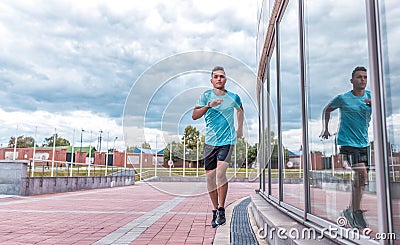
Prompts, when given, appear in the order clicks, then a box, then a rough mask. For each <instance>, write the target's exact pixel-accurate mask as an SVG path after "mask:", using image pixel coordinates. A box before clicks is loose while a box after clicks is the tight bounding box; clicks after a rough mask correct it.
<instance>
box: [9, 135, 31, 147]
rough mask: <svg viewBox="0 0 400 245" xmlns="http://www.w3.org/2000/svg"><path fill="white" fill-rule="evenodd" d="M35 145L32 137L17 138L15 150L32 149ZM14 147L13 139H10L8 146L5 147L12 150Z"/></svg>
mask: <svg viewBox="0 0 400 245" xmlns="http://www.w3.org/2000/svg"><path fill="white" fill-rule="evenodd" d="M34 143H35V139H34V138H33V137H30V136H27V137H25V136H23V135H21V136H18V138H17V148H29V147H33V145H34ZM14 146H15V137H11V138H10V140H9V141H8V145H7V147H11V148H14Z"/></svg>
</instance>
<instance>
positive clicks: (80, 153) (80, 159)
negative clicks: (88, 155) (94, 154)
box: [79, 128, 85, 162]
mask: <svg viewBox="0 0 400 245" xmlns="http://www.w3.org/2000/svg"><path fill="white" fill-rule="evenodd" d="M83 132H85V130H84V129H83V128H82V129H81V148H80V149H79V161H80V162H82V138H83Z"/></svg>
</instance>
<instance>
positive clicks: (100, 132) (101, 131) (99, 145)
mask: <svg viewBox="0 0 400 245" xmlns="http://www.w3.org/2000/svg"><path fill="white" fill-rule="evenodd" d="M102 133H103V130H101V129H100V131H99V141H98V142H99V144H98V149H99V152H100V153H101V134H102Z"/></svg>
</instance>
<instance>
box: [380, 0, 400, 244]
mask: <svg viewBox="0 0 400 245" xmlns="http://www.w3.org/2000/svg"><path fill="white" fill-rule="evenodd" d="M380 10H381V13H380V16H381V25H382V26H381V30H382V32H381V33H382V38H381V39H382V50H383V66H384V81H385V86H386V88H385V90H386V98H385V103H386V114H387V115H386V123H387V132H388V140H389V144H388V147H389V149H388V154H390V155H389V157H388V159H389V179H390V191H391V206H392V212H393V216H392V218H393V230H394V231H395V233H396V237H397V238H399V237H400V123H399V122H400V107H399V106H398V105H399V103H400V83H399V80H400V71H399V69H396V68H398V67H400V57H399V56H398V54H399V53H400V46H399V45H398V38H399V36H400V25H399V23H400V14H399V13H400V5H399V4H398V1H396V0H386V1H381V2H380Z"/></svg>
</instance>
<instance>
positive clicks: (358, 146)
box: [320, 66, 371, 229]
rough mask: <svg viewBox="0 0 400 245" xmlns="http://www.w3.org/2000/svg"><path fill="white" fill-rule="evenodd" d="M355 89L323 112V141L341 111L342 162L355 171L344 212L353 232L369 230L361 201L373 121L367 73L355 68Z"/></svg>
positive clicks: (366, 176) (353, 73)
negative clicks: (335, 111)
mask: <svg viewBox="0 0 400 245" xmlns="http://www.w3.org/2000/svg"><path fill="white" fill-rule="evenodd" d="M350 82H351V83H352V84H353V89H352V90H351V91H349V92H346V93H344V94H340V95H337V96H336V97H335V98H333V99H332V101H331V102H329V104H328V105H327V106H326V107H325V109H324V112H323V115H322V117H323V121H324V124H323V127H324V130H323V132H322V134H321V136H320V137H322V138H323V139H328V137H329V136H330V133H329V128H328V125H329V119H330V114H331V112H332V111H333V110H336V109H337V108H339V109H340V126H339V132H338V139H337V140H338V145H340V154H342V156H343V161H344V162H346V163H348V164H349V165H350V166H351V169H352V170H353V171H354V179H353V183H352V192H351V203H350V206H349V207H348V208H346V209H345V210H343V213H342V215H343V216H344V217H346V219H347V221H348V222H349V224H350V225H351V226H352V227H354V228H359V229H362V228H366V227H367V222H366V221H365V218H364V215H363V211H362V210H361V198H362V195H363V192H364V189H365V185H366V183H367V178H368V169H369V140H368V127H369V122H370V121H371V94H370V91H368V90H366V89H365V88H366V86H367V69H366V68H365V67H360V66H358V67H356V68H355V69H354V70H353V72H352V76H351V79H350Z"/></svg>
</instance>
